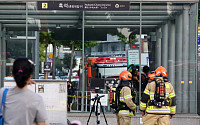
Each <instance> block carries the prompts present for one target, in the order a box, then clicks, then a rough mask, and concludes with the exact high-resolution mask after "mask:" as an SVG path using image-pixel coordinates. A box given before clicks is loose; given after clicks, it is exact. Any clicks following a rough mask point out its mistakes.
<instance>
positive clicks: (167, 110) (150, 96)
mask: <svg viewBox="0 0 200 125" xmlns="http://www.w3.org/2000/svg"><path fill="white" fill-rule="evenodd" d="M156 78H159V79H163V78H162V77H156ZM155 88H156V83H155V81H152V82H150V83H148V84H147V86H146V88H145V90H144V93H143V95H142V99H141V103H140V110H142V111H145V110H146V112H147V113H151V114H175V113H176V95H175V93H174V88H173V86H172V85H171V83H169V82H165V92H166V94H165V99H166V100H167V102H168V103H169V105H170V106H162V107H161V108H159V107H157V106H148V103H149V101H150V100H154V94H155Z"/></svg>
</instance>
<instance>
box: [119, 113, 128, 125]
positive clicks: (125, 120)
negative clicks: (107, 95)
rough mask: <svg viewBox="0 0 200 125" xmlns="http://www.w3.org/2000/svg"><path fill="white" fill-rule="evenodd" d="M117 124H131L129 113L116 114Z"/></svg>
mask: <svg viewBox="0 0 200 125" xmlns="http://www.w3.org/2000/svg"><path fill="white" fill-rule="evenodd" d="M116 116H117V125H131V115H122V114H117V115H116Z"/></svg>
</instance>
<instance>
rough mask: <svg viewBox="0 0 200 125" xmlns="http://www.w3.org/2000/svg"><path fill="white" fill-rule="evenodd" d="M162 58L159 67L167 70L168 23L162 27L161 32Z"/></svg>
mask: <svg viewBox="0 0 200 125" xmlns="http://www.w3.org/2000/svg"><path fill="white" fill-rule="evenodd" d="M161 48H162V56H161V65H162V66H163V67H165V68H166V69H167V61H168V60H167V58H168V22H167V23H166V24H164V25H163V31H162V45H161Z"/></svg>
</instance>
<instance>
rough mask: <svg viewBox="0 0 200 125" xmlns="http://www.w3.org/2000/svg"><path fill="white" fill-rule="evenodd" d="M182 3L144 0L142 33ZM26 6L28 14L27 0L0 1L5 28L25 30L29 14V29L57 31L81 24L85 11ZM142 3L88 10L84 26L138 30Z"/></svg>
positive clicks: (158, 22)
mask: <svg viewBox="0 0 200 125" xmlns="http://www.w3.org/2000/svg"><path fill="white" fill-rule="evenodd" d="M183 4H184V3H182V4H180V3H179V4H172V3H167V2H163V3H159V4H158V3H142V30H143V32H148V31H152V30H153V29H155V28H156V27H159V26H160V25H161V24H163V23H165V22H166V21H167V20H169V19H170V18H173V15H176V14H179V13H180V12H181V10H182V9H183ZM185 4H186V3H185ZM187 4H188V3H187ZM27 5H28V8H27V9H28V13H26V3H25V2H0V23H1V24H2V27H6V28H7V29H8V30H24V29H25V27H26V14H27V15H28V18H27V21H28V30H43V29H50V30H54V29H55V28H56V25H58V24H59V25H60V27H61V28H64V29H67V28H81V27H82V14H83V12H82V11H68V10H66V11H63V10H61V11H57V10H50V11H49V10H48V11H44V10H37V2H29V3H27ZM139 5H140V4H139V3H138V2H137V3H130V11H85V18H84V19H85V28H115V29H116V28H130V29H131V30H135V29H139V27H140V6H139ZM135 31H139V30H135Z"/></svg>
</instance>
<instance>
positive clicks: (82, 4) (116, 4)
mask: <svg viewBox="0 0 200 125" xmlns="http://www.w3.org/2000/svg"><path fill="white" fill-rule="evenodd" d="M129 4H130V3H129V2H128V1H38V2H37V7H38V10H97V11H101V10H102V11H105V10H110V11H123V10H124V11H125V10H129Z"/></svg>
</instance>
